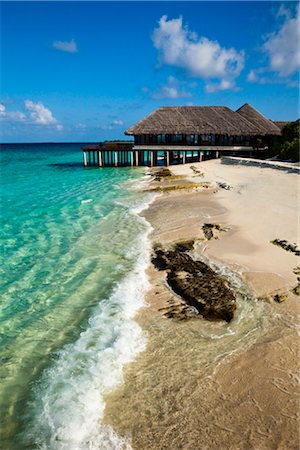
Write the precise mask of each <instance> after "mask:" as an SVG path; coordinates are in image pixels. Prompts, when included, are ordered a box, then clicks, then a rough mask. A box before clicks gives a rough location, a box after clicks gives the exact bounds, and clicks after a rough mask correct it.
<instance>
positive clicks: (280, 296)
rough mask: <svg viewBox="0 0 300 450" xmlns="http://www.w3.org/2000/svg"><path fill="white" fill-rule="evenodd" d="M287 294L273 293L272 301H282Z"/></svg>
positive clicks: (285, 298)
mask: <svg viewBox="0 0 300 450" xmlns="http://www.w3.org/2000/svg"><path fill="white" fill-rule="evenodd" d="M287 298H288V295H287V294H275V295H274V301H275V302H277V303H283V302H285V301H286V300H287Z"/></svg>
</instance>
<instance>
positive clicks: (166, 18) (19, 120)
mask: <svg viewBox="0 0 300 450" xmlns="http://www.w3.org/2000/svg"><path fill="white" fill-rule="evenodd" d="M1 26H2V32H1V66H2V72H1V89H0V91H1V92H0V93H1V98H0V123H1V142H100V141H103V140H105V139H123V138H125V136H124V130H126V128H129V127H130V126H132V125H133V124H134V123H136V122H137V121H138V120H140V119H142V118H143V117H144V116H145V115H147V114H149V113H151V112H152V111H153V110H155V109H156V108H158V107H159V106H163V105H222V106H223V105H224V106H228V107H230V108H232V109H234V110H236V109H237V108H239V107H240V106H241V105H243V104H244V103H250V104H251V105H252V106H253V107H255V108H256V109H257V110H258V111H260V112H261V113H262V114H264V115H266V116H267V117H269V118H270V119H272V120H296V119H297V118H298V117H299V67H300V15H299V4H298V3H297V2H286V1H284V2H280V1H275V2H271V1H267V2H262V1H256V2H245V1H234V2H227V1H222V2H214V1H211V2H201V1H199V2H195V1H194V2H180V1H177V2H172V1H168V2H159V1H155V2H138V1H134V2H126V1H122V2H113V1H107V2H95V1H94V2H79V1H78V2H71V1H68V2H26V1H25V2H24V1H23V2H14V1H12V2H1Z"/></svg>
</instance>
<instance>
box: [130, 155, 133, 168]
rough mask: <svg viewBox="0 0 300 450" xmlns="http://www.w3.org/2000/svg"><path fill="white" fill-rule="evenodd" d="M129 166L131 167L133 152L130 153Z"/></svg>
mask: <svg viewBox="0 0 300 450" xmlns="http://www.w3.org/2000/svg"><path fill="white" fill-rule="evenodd" d="M130 165H131V166H133V152H130Z"/></svg>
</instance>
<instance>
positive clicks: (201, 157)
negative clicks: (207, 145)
mask: <svg viewBox="0 0 300 450" xmlns="http://www.w3.org/2000/svg"><path fill="white" fill-rule="evenodd" d="M199 153H200V156H199V162H201V161H202V159H203V155H202V152H199Z"/></svg>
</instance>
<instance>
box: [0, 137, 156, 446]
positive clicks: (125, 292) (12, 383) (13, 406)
mask: <svg viewBox="0 0 300 450" xmlns="http://www.w3.org/2000/svg"><path fill="white" fill-rule="evenodd" d="M81 157H82V155H81V150H80V145H75V144H74V145H58V144H57V145H38V144H35V145H23V146H22V145H15V146H14V145H10V146H4V145H3V146H2V147H1V162H2V171H1V179H2V186H1V197H2V198H1V205H2V211H1V216H2V232H1V234H2V236H1V239H2V243H3V244H2V245H3V252H2V269H1V271H2V279H3V280H4V282H3V284H2V287H1V312H0V326H1V344H0V349H1V388H0V404H1V418H2V422H3V423H2V427H1V428H2V433H3V435H2V439H1V442H2V446H3V448H5V449H7V450H9V449H18V450H19V449H20V448H30V449H33V448H37V447H38V448H45V449H46V448H47V449H70V448H72V450H75V449H77V448H78V449H85V448H88V449H94V448H98V446H99V442H101V443H103V446H102V447H101V448H107V449H110V448H117V446H121V447H120V448H123V447H124V446H127V442H125V441H123V440H120V438H118V436H117V435H115V433H114V432H113V430H112V429H111V428H109V427H104V426H101V423H100V424H99V420H100V419H101V415H102V413H103V409H104V405H105V403H104V400H103V395H104V393H106V392H108V391H110V390H111V389H113V387H114V386H115V385H116V384H117V383H119V382H120V381H121V380H122V368H123V365H124V364H125V363H126V362H128V361H130V360H131V359H132V358H134V356H135V355H136V354H137V353H138V352H139V351H140V350H141V349H143V348H144V346H145V338H144V336H143V334H142V331H141V328H140V327H139V325H138V324H137V323H136V322H134V321H133V320H132V317H133V316H134V314H135V312H136V310H137V309H138V308H139V307H140V306H141V305H142V304H143V297H144V290H145V289H146V288H147V280H146V278H145V275H144V269H145V267H146V265H147V262H148V248H147V245H148V244H147V234H148V232H149V225H148V224H147V223H146V222H145V220H144V219H142V218H140V217H139V216H138V215H137V213H138V212H139V211H140V210H141V209H142V208H143V207H145V206H146V205H147V204H148V203H149V202H150V201H151V199H152V197H151V196H150V195H145V194H144V195H142V194H139V193H138V192H136V191H134V190H132V189H131V183H133V182H136V181H137V180H138V179H141V178H142V177H143V174H144V173H143V170H142V169H139V168H136V169H135V168H134V169H131V168H122V169H120V170H115V169H110V168H107V169H103V170H100V169H94V168H92V169H83V167H82V163H81Z"/></svg>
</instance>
